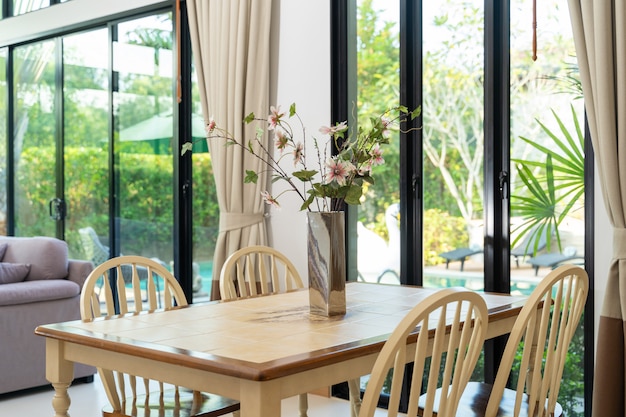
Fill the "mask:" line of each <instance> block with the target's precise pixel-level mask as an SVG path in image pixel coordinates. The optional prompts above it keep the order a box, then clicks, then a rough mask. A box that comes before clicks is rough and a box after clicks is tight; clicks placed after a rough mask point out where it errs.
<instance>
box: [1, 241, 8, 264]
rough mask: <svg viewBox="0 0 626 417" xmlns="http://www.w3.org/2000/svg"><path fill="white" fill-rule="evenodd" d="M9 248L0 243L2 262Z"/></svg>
mask: <svg viewBox="0 0 626 417" xmlns="http://www.w3.org/2000/svg"><path fill="white" fill-rule="evenodd" d="M7 246H9V245H8V244H6V243H0V261H1V260H2V258H4V253H5V252H6V251H7Z"/></svg>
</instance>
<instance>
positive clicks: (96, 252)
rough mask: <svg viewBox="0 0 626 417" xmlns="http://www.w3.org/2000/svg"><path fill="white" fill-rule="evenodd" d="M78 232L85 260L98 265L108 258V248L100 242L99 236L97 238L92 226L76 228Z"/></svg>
mask: <svg viewBox="0 0 626 417" xmlns="http://www.w3.org/2000/svg"><path fill="white" fill-rule="evenodd" d="M78 234H79V235H80V241H81V243H82V244H83V250H84V251H85V257H86V259H87V260H89V261H91V262H93V264H94V265H100V264H101V263H102V262H104V261H106V260H107V259H109V256H110V255H109V253H110V251H109V248H108V247H107V246H105V245H103V244H102V242H100V238H98V235H97V234H96V231H95V230H93V227H90V226H87V227H83V228H82V229H78Z"/></svg>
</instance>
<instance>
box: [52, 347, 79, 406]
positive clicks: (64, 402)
mask: <svg viewBox="0 0 626 417" xmlns="http://www.w3.org/2000/svg"><path fill="white" fill-rule="evenodd" d="M63 348H64V344H63V342H61V341H59V340H55V339H46V379H47V380H48V381H50V383H51V384H52V386H53V387H54V397H53V398H52V408H53V409H54V417H69V414H68V410H69V408H70V402H71V401H70V396H69V394H68V393H67V389H68V388H69V386H70V384H71V383H72V379H73V378H74V363H73V362H69V361H67V360H65V358H64V357H63Z"/></svg>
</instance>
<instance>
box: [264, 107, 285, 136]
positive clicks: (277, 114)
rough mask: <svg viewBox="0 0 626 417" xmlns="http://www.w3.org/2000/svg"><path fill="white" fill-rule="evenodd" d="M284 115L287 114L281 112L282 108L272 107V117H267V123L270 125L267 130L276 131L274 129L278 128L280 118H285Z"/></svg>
mask: <svg viewBox="0 0 626 417" xmlns="http://www.w3.org/2000/svg"><path fill="white" fill-rule="evenodd" d="M284 115H285V113H281V111H280V106H278V107H274V106H271V107H270V115H269V116H267V123H268V127H267V129H268V130H274V128H275V127H276V126H278V123H279V122H280V118H281V117H283V116H284Z"/></svg>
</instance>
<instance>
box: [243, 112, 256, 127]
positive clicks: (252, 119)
mask: <svg viewBox="0 0 626 417" xmlns="http://www.w3.org/2000/svg"><path fill="white" fill-rule="evenodd" d="M243 121H244V123H246V124H249V123H251V122H252V121H254V113H250V114H249V115H247V116H246V118H245V119H243Z"/></svg>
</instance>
